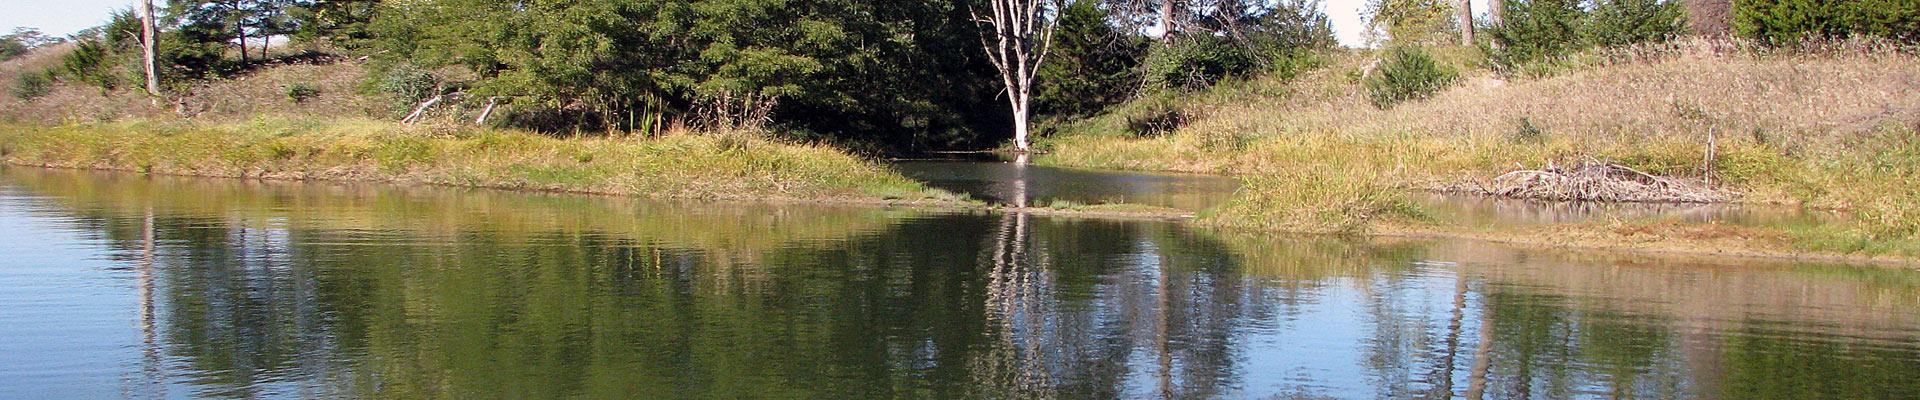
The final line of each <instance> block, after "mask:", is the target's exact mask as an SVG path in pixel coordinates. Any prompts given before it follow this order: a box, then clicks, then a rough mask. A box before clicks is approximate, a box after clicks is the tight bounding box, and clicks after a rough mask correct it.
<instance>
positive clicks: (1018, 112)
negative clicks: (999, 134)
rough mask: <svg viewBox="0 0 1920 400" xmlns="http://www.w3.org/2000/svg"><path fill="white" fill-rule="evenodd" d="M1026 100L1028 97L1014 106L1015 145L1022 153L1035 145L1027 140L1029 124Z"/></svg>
mask: <svg viewBox="0 0 1920 400" xmlns="http://www.w3.org/2000/svg"><path fill="white" fill-rule="evenodd" d="M1026 102H1027V101H1026V99H1021V100H1020V103H1021V104H1020V105H1017V106H1014V107H1013V147H1014V149H1016V150H1019V151H1020V152H1021V153H1025V152H1027V150H1030V149H1032V148H1033V146H1032V145H1031V144H1029V143H1028V142H1027V126H1028V125H1027V104H1025V103H1026Z"/></svg>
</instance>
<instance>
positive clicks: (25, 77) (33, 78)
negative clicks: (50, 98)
mask: <svg viewBox="0 0 1920 400" xmlns="http://www.w3.org/2000/svg"><path fill="white" fill-rule="evenodd" d="M48 75H50V74H47V73H26V74H20V77H19V78H18V80H16V81H14V83H13V90H12V92H11V93H12V94H13V97H14V98H18V99H21V100H33V99H37V98H40V96H45V95H47V92H49V91H52V90H53V79H52V78H50V77H48Z"/></svg>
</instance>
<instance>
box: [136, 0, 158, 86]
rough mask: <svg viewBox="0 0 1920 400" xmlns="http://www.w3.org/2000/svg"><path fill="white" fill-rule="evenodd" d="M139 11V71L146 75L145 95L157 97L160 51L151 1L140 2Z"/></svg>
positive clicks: (141, 0) (142, 0) (143, 0)
mask: <svg viewBox="0 0 1920 400" xmlns="http://www.w3.org/2000/svg"><path fill="white" fill-rule="evenodd" d="M139 9H140V10H139V11H140V53H141V62H140V66H141V69H142V70H144V71H145V72H146V75H147V95H149V96H159V95H160V66H159V64H158V60H157V57H158V54H157V53H159V51H160V40H159V38H157V37H155V36H154V35H155V34H157V32H156V30H155V29H154V22H153V0H140V5H139Z"/></svg>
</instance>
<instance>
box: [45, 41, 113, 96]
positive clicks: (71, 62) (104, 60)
mask: <svg viewBox="0 0 1920 400" xmlns="http://www.w3.org/2000/svg"><path fill="white" fill-rule="evenodd" d="M117 64H118V60H116V59H115V58H114V54H113V51H112V49H110V48H108V45H107V44H105V43H102V42H100V41H97V40H82V41H80V42H79V43H78V44H77V45H76V46H74V48H73V51H72V52H69V53H67V55H66V56H63V57H61V59H60V72H61V73H63V74H66V76H68V77H71V78H73V80H75V81H79V82H80V83H85V84H87V85H91V86H95V87H99V88H101V89H103V90H113V88H115V87H119V85H120V77H119V76H116V75H115V74H114V71H116V70H117V69H116V68H114V67H115V66H116V65H117Z"/></svg>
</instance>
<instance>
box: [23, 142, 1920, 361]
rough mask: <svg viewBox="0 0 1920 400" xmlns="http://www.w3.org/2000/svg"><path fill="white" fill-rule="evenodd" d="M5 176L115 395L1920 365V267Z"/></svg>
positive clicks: (950, 217) (1084, 223)
mask: <svg viewBox="0 0 1920 400" xmlns="http://www.w3.org/2000/svg"><path fill="white" fill-rule="evenodd" d="M3 174H4V180H0V184H5V185H12V186H17V187H20V188H24V189H26V190H27V191H31V192H34V193H38V194H40V195H42V196H46V199H48V200H47V201H51V202H57V204H58V205H59V207H52V208H49V209H50V210H57V211H47V212H57V213H59V215H60V216H62V217H63V218H68V219H70V220H72V221H75V223H74V224H73V225H72V227H71V228H70V229H75V230H81V231H84V232H87V233H88V234H90V235H92V236H94V237H97V238H99V240H102V241H104V242H105V243H108V244H110V245H111V246H112V248H114V249H119V250H116V251H122V252H123V253H118V254H126V255H129V256H128V257H127V258H125V259H126V260H128V261H129V264H130V265H131V266H132V267H133V268H134V269H135V273H134V274H131V275H129V278H128V279H132V280H133V282H131V283H130V284H129V286H130V287H131V288H132V290H135V291H138V292H139V293H140V296H139V298H140V299H141V301H140V302H139V303H138V304H131V305H129V307H133V308H135V309H136V310H137V312H135V313H132V314H130V315H133V317H134V318H138V319H139V320H138V323H137V324H133V325H132V326H134V327H135V328H136V329H138V332H137V333H135V335H142V337H144V338H149V339H150V341H148V342H145V343H150V344H148V345H146V346H144V347H141V348H137V349H129V351H132V352H136V353H137V355H136V357H135V358H137V359H139V360H141V361H140V362H138V363H135V364H133V365H131V366H129V368H130V369H129V370H127V371H124V372H123V373H122V374H120V375H117V376H125V377H128V379H126V381H127V382H128V383H127V384H126V385H127V389H125V391H126V392H128V393H130V394H131V395H130V397H166V396H179V395H192V396H201V397H222V398H252V397H382V398H423V397H460V398H473V397H477V398H501V397H503V398H551V397H573V396H585V397H638V398H684V397H800V398H872V397H914V398H926V397H960V398H1116V397H1119V398H1211V397H1272V396H1279V397H1303V398H1318V397H1338V398H1356V397H1386V398H1449V397H1459V398H1566V397H1608V398H1625V397H1636V398H1647V397H1651V398H1672V397H1705V398H1821V397H1857V398H1903V397H1906V398H1911V397H1920V393H1916V390H1920V389H1916V388H1915V387H1914V386H1912V385H1910V383H1911V382H1915V381H1920V341H1917V338H1920V333H1916V331H1917V330H1920V328H1917V327H1920V323H1917V322H1920V315H1916V312H1915V311H1914V310H1916V307H1915V306H1916V305H1920V304H1916V303H1920V297H1917V296H1916V294H1917V293H1920V289H1917V288H1920V278H1916V277H1915V274H1914V273H1912V272H1909V271H1892V270H1863V269H1854V268H1845V267H1819V266H1807V265H1785V264H1783V265H1736V266H1727V265H1724V264H1713V263H1698V262H1691V261H1665V260H1663V259H1657V258H1649V257H1643V256H1641V257H1618V256H1587V255H1578V254H1572V253H1544V252H1528V251H1515V250H1511V249H1503V248H1496V247H1491V246H1485V245H1472V244H1458V243H1446V242H1426V241H1385V242H1382V241H1364V240H1359V241H1356V240H1353V239H1343V238H1312V237H1304V238H1293V237H1275V236H1242V235H1233V234H1226V233H1218V232H1206V231H1196V230H1193V229H1190V228H1186V227H1183V226H1180V225H1173V224H1162V223H1147V222H1114V221H1096V220H1076V219H1061V218H1047V217H1038V216H1032V215H1027V214H1023V213H1018V212H1014V213H1000V214H969V213H929V212H921V211H902V210H885V209H867V208H835V207H776V206H756V205H728V206H725V207H715V206H713V205H710V204H707V205H694V206H689V205H681V204H671V203H655V202H641V201H633V200H627V199H609V198H593V197H572V196H556V195H525V194H510V193H497V192H486V191H470V190H444V189H423V188H381V187H364V186H332V185H292V184H254V183H239V182H235V181H212V180H169V179H151V180H150V179H135V178H127V177H115V176H101V175H91V174H76V173H51V172H38V171H21V170H8V171H4V173H3ZM149 209H150V210H151V211H150V212H149V211H148V210H149ZM1442 261H1444V262H1442ZM1703 294H1704V295H1711V296H1712V298H1711V299H1710V300H1711V301H1702V300H1699V299H1697V297H1700V296H1702V295H1703ZM0 300H4V299H0ZM8 368H30V366H24V367H22V366H16V367H0V383H4V382H6V381H7V380H8V378H7V377H9V376H14V375H11V374H12V373H16V372H17V371H18V370H17V369H8Z"/></svg>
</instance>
